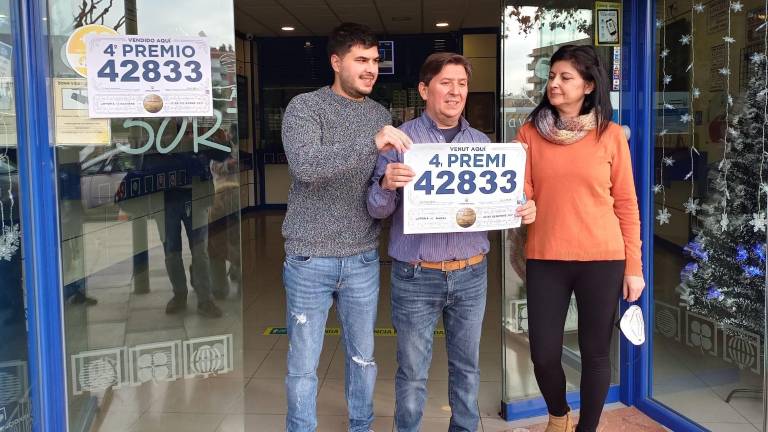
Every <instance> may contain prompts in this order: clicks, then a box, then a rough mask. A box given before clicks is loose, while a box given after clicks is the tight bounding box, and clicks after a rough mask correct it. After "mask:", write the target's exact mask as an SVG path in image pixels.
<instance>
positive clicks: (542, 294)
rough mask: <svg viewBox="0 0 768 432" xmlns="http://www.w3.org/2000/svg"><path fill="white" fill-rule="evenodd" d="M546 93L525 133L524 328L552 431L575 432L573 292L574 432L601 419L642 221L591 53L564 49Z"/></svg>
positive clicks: (638, 288) (639, 278) (638, 274)
mask: <svg viewBox="0 0 768 432" xmlns="http://www.w3.org/2000/svg"><path fill="white" fill-rule="evenodd" d="M550 65H551V67H550V72H549V81H548V83H547V91H546V94H545V95H544V97H543V99H542V101H541V103H539V105H538V106H537V107H536V108H535V109H534V110H533V112H531V115H530V116H529V118H528V122H527V123H526V124H525V125H524V126H523V127H522V128H521V129H520V132H519V134H518V137H517V140H518V141H521V142H523V143H526V144H527V145H528V162H527V169H526V184H525V189H526V195H527V196H528V197H529V198H532V199H535V200H536V205H537V207H538V217H537V219H536V222H534V223H533V224H531V225H529V231H528V239H527V242H526V246H525V250H526V257H527V276H526V285H527V290H528V327H529V332H530V334H529V336H530V343H531V358H532V360H533V364H534V373H535V375H536V380H537V382H538V384H539V388H540V389H541V392H542V394H543V395H544V399H545V401H546V403H547V409H548V411H549V424H548V425H547V429H546V432H560V431H573V430H574V425H573V421H572V419H571V417H570V415H569V411H570V408H569V407H568V404H567V402H566V398H565V373H564V372H563V367H562V364H561V355H562V345H563V327H564V325H565V317H566V314H567V311H568V306H569V304H570V300H571V295H572V293H575V294H576V302H577V305H578V309H579V321H578V323H579V348H580V352H581V361H582V368H581V414H580V417H579V424H578V426H577V427H576V431H578V432H592V431H595V430H596V429H597V426H598V423H599V422H600V415H601V413H602V409H603V404H604V402H605V397H606V394H607V392H608V386H609V384H610V380H611V365H610V345H611V335H612V332H613V324H614V320H615V315H616V308H617V305H618V302H619V299H620V298H621V297H623V298H624V299H625V300H627V301H630V302H633V301H635V300H637V299H638V298H639V297H640V294H641V293H642V291H643V288H644V287H645V281H644V280H643V272H642V261H641V256H640V217H639V212H638V207H637V196H636V194H635V186H634V180H633V177H632V162H631V160H630V154H629V145H628V143H627V139H626V137H625V135H624V131H623V129H622V128H621V126H619V125H617V124H615V123H612V122H611V117H612V108H611V102H610V95H609V90H608V85H609V80H608V75H607V72H606V70H605V69H604V68H603V66H602V64H601V63H600V58H599V57H598V56H597V52H596V51H595V49H594V48H593V47H592V46H575V45H566V46H563V47H561V48H560V49H558V50H557V52H555V54H554V55H553V56H552V59H551V61H550Z"/></svg>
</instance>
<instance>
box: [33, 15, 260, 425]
mask: <svg viewBox="0 0 768 432" xmlns="http://www.w3.org/2000/svg"><path fill="white" fill-rule="evenodd" d="M47 4H48V16H47V26H48V44H49V46H50V78H51V82H50V91H51V94H52V96H51V100H50V105H51V108H50V109H49V115H50V124H51V125H53V128H54V130H53V132H52V135H53V137H52V138H53V139H54V141H55V144H56V159H57V166H56V175H57V180H58V190H59V214H60V231H61V245H60V247H61V256H62V279H63V286H62V290H63V298H64V302H65V304H64V307H63V310H64V333H65V348H66V357H65V359H66V377H67V398H68V417H69V430H70V431H110V432H116V431H129V430H130V431H155V430H168V431H172V430H199V431H210V432H213V431H216V430H218V429H219V428H220V427H224V426H226V427H233V428H236V427H237V426H238V424H239V425H242V415H234V414H231V413H233V412H238V411H235V410H234V405H235V404H236V403H237V402H238V401H242V398H243V388H244V384H245V380H246V378H245V373H244V372H243V362H242V340H243V338H242V301H241V299H242V296H241V292H240V286H239V281H240V280H241V278H240V272H241V270H240V208H241V206H240V200H239V198H240V177H241V176H240V167H239V161H238V155H239V150H238V144H239V138H238V115H237V92H236V85H237V80H236V72H237V71H236V56H235V49H234V46H235V35H234V10H233V4H232V1H231V0H215V1H211V0H189V1H185V2H183V4H182V3H180V2H157V1H150V0H123V1H115V2H113V1H111V0H110V1H109V2H106V1H70V0H48V2H47ZM100 35H137V36H138V37H137V38H134V39H130V41H131V42H130V44H129V43H126V44H124V45H110V44H108V45H105V46H103V47H102V49H101V50H100V51H98V52H97V54H99V55H104V56H105V57H107V56H115V55H117V54H122V55H125V56H126V57H125V58H128V57H127V54H126V53H127V51H125V50H126V49H127V48H125V47H131V48H130V49H135V50H136V51H135V52H134V54H135V56H134V57H135V58H136V59H137V60H138V61H134V60H124V61H122V62H119V63H115V61H114V60H105V62H104V65H103V66H101V67H99V69H98V71H97V73H98V76H99V77H101V78H105V79H109V80H110V82H113V83H121V85H123V84H124V85H130V84H131V83H132V82H138V81H139V79H141V80H143V81H142V82H144V83H147V86H148V87H147V88H152V89H154V88H156V87H154V86H156V85H158V84H154V83H157V82H158V81H159V74H163V80H164V82H165V81H168V82H174V83H179V82H182V83H185V84H184V86H182V85H176V86H175V87H174V89H175V90H173V91H170V90H169V91H168V92H165V93H160V90H158V91H157V92H158V93H159V94H150V95H148V96H146V97H144V99H143V102H141V103H143V108H144V109H145V110H146V112H147V114H146V115H137V114H126V115H123V116H118V117H113V118H95V117H98V116H91V115H89V105H88V103H89V97H92V98H97V97H98V98H99V99H98V102H99V105H98V107H99V109H102V110H104V111H109V110H112V111H111V112H129V111H130V112H133V109H129V108H130V107H129V105H130V104H131V103H132V102H130V103H129V102H128V100H129V99H130V97H131V95H129V94H125V93H120V95H118V96H109V97H105V96H103V95H102V94H101V93H98V95H97V94H89V93H91V92H90V91H89V90H93V89H96V87H92V88H91V89H89V87H88V84H87V82H86V78H85V77H86V76H87V74H88V70H87V69H88V66H89V64H88V61H89V59H88V58H86V55H85V53H86V49H87V47H88V46H89V45H88V44H90V43H91V42H92V41H94V40H95V39H94V38H95V37H97V36H100ZM171 39H173V40H179V41H186V42H183V43H180V44H179V45H176V46H178V47H179V50H180V53H176V54H174V52H172V51H164V48H160V46H159V45H155V44H156V43H161V42H162V41H163V40H171ZM131 44H135V45H131ZM118 46H120V47H122V48H119V49H118V48H116V47H118ZM192 47H196V48H194V49H195V50H201V51H202V52H203V53H205V55H204V56H203V57H198V55H197V54H193V48H192ZM116 49H117V50H119V51H116ZM139 49H141V50H142V51H141V52H139ZM88 52H90V53H91V54H89V56H92V55H94V54H93V53H94V52H96V51H94V50H93V49H90V51H88ZM116 52H117V54H116ZM195 52H196V51H195ZM208 53H209V54H208ZM168 57H173V58H177V57H179V58H184V59H185V60H183V61H182V62H181V63H179V61H177V60H167V58H168ZM110 61H111V62H112V63H110ZM110 65H111V66H110ZM91 67H94V66H93V65H91ZM196 68H210V70H209V71H208V70H206V71H201V70H199V69H196ZM91 72H93V71H91ZM209 72H210V73H209ZM201 76H210V80H211V90H209V93H208V94H207V96H208V98H210V97H212V101H213V102H212V103H213V114H214V115H213V116H192V117H187V116H184V117H181V116H174V115H173V114H172V113H170V114H167V115H165V116H163V115H162V113H163V112H169V111H168V110H169V109H170V108H169V107H175V109H181V108H180V107H181V106H183V105H185V104H186V105H190V104H194V103H195V101H196V99H194V97H193V96H190V95H191V94H192V93H191V92H188V90H190V89H191V88H193V87H194V83H195V82H197V81H199V80H200V79H202V78H199V77H201ZM185 80H186V81H185ZM185 86H186V87H185ZM94 91H95V90H94ZM101 91H103V89H99V92H101ZM115 94H117V93H115ZM208 100H210V99H208ZM91 109H93V107H91ZM118 110H125V111H118ZM182 111H184V112H190V110H189V109H182ZM158 112H159V113H160V114H159V115H153V114H154V113H158ZM177 112H178V111H177ZM186 115H188V114H186ZM134 116H136V117H134ZM240 429H241V430H242V426H240Z"/></svg>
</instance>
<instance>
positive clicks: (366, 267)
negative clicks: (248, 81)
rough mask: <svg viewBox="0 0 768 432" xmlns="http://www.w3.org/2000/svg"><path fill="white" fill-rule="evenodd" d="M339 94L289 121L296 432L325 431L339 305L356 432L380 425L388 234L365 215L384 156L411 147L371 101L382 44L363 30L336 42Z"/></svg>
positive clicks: (287, 276)
mask: <svg viewBox="0 0 768 432" xmlns="http://www.w3.org/2000/svg"><path fill="white" fill-rule="evenodd" d="M328 54H329V57H330V63H331V66H332V67H333V71H334V82H333V85H332V86H330V87H323V88H321V89H319V90H316V91H313V92H310V93H305V94H301V95H299V96H296V97H295V98H293V100H291V102H290V103H289V104H288V107H287V108H286V110H285V116H284V117H283V129H282V135H283V146H284V147H285V154H286V156H287V158H288V166H289V170H290V174H291V180H292V182H291V188H290V191H289V193H288V212H287V214H286V217H285V222H284V223H283V236H284V237H285V254H286V257H285V263H284V265H283V283H284V285H285V291H286V296H287V301H286V308H287V310H286V318H287V321H288V339H289V349H288V376H287V377H286V393H287V400H288V415H287V418H286V430H287V431H288V432H308V431H314V430H315V429H316V428H317V415H316V397H317V364H318V361H319V358H320V352H321V351H322V347H323V336H324V334H325V323H326V320H327V318H328V310H329V309H330V307H331V305H332V304H333V301H334V299H335V300H336V309H337V311H338V315H339V321H340V322H341V325H342V330H343V341H344V347H345V350H346V376H345V378H346V398H347V407H348V410H349V430H350V431H351V432H368V431H369V430H370V426H371V422H372V421H373V388H374V384H375V382H376V363H375V361H374V358H373V328H374V324H375V321H376V311H377V303H378V295H379V254H378V251H377V248H378V236H379V224H378V222H377V221H376V220H374V219H373V218H372V217H371V216H370V215H369V214H368V210H367V208H366V195H367V186H368V181H369V179H370V177H371V174H372V173H373V168H374V167H375V166H376V160H377V156H378V154H379V153H380V152H386V151H389V150H393V149H394V150H397V151H399V152H402V151H404V150H406V149H407V148H408V146H410V143H411V141H410V139H409V138H408V137H407V136H406V135H405V134H404V133H403V132H401V131H399V130H397V129H395V128H393V127H392V126H391V125H390V122H391V115H390V113H389V111H387V110H386V109H385V108H384V107H383V106H381V105H380V104H378V103H377V102H375V101H373V100H371V99H370V98H368V97H367V95H369V94H370V93H371V91H372V90H373V85H374V83H375V82H376V78H377V76H378V72H379V71H378V63H379V50H378V40H377V39H376V36H375V35H374V34H373V33H372V32H371V30H370V29H369V28H367V27H365V26H362V25H359V24H351V23H347V24H342V25H340V26H339V27H337V28H336V29H334V31H333V33H332V34H331V35H330V37H329V40H328Z"/></svg>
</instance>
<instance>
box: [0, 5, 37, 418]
mask: <svg viewBox="0 0 768 432" xmlns="http://www.w3.org/2000/svg"><path fill="white" fill-rule="evenodd" d="M12 19H15V17H13V16H11V10H10V2H9V1H8V0H0V340H2V341H3V342H2V344H0V430H3V431H4V430H23V431H27V430H32V417H31V409H32V407H31V402H30V393H29V390H30V388H29V376H28V372H29V367H28V362H29V358H28V355H27V321H26V304H25V290H24V278H23V274H22V270H21V264H22V250H21V228H22V227H21V212H20V209H19V207H20V206H21V205H22V204H23V203H21V202H20V201H19V170H18V159H17V151H16V148H17V138H16V109H15V105H16V103H15V95H14V91H15V90H14V77H13V58H12V52H13V38H12V36H11V20H12Z"/></svg>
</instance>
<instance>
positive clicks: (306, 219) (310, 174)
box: [282, 87, 392, 257]
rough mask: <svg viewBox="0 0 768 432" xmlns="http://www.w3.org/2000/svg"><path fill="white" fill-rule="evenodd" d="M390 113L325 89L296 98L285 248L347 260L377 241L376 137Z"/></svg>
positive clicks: (288, 126) (287, 119)
mask: <svg viewBox="0 0 768 432" xmlns="http://www.w3.org/2000/svg"><path fill="white" fill-rule="evenodd" d="M391 120H392V117H391V115H390V114H389V112H388V111H387V110H386V109H385V108H384V107H383V106H381V105H380V104H379V103H377V102H375V101H373V100H371V99H369V98H365V99H364V100H363V101H362V102H358V101H353V100H351V99H347V98H345V97H342V96H339V95H337V94H336V93H334V92H333V91H332V90H331V89H330V87H323V88H321V89H318V90H315V91H313V92H310V93H304V94H301V95H298V96H296V97H294V98H293V99H292V100H291V102H290V103H289V104H288V107H287V108H286V109H285V115H284V116H283V130H282V134H283V147H284V148H285V155H286V157H287V159H288V167H289V170H290V173H291V180H292V181H291V188H290V190H289V192H288V212H287V214H286V216H285V221H284V222H283V237H285V253H286V254H288V255H302V256H331V257H343V256H349V255H355V254H358V253H362V252H365V251H367V250H370V249H373V248H375V247H377V245H378V236H379V223H378V221H376V220H374V219H373V218H371V216H370V215H369V214H368V209H367V206H366V197H367V190H368V182H369V180H370V178H371V174H372V172H373V168H374V167H375V166H376V159H377V157H378V153H377V151H376V146H375V144H374V142H373V137H374V136H375V135H376V132H378V131H379V129H381V128H382V127H384V126H385V125H388V124H390V123H391Z"/></svg>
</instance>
